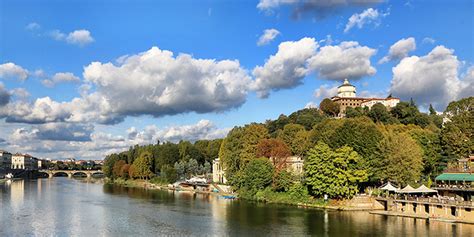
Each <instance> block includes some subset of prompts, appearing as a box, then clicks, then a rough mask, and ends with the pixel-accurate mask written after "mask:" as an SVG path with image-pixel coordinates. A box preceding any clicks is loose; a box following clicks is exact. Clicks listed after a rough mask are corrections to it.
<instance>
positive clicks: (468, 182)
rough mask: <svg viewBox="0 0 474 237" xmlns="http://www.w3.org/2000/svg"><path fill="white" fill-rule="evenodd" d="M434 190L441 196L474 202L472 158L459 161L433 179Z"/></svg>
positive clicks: (473, 163) (473, 166)
mask: <svg viewBox="0 0 474 237" xmlns="http://www.w3.org/2000/svg"><path fill="white" fill-rule="evenodd" d="M434 189H436V190H438V192H439V193H440V194H441V195H443V196H450V197H454V198H462V200H464V201H474V198H473V196H474V156H473V155H471V156H469V157H466V158H463V159H459V160H458V162H457V163H456V164H450V165H448V168H447V169H446V170H445V171H444V172H443V173H442V174H440V175H438V176H437V177H436V178H435V185H434Z"/></svg>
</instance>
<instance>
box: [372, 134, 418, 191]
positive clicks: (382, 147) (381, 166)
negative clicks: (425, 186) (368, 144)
mask: <svg viewBox="0 0 474 237" xmlns="http://www.w3.org/2000/svg"><path fill="white" fill-rule="evenodd" d="M376 154H377V158H378V159H379V161H380V162H379V163H378V167H374V168H375V170H377V171H376V172H375V174H374V177H376V178H379V179H381V180H389V181H394V182H396V183H399V184H403V185H405V184H408V183H414V182H416V181H418V180H420V175H421V171H422V170H423V150H422V149H421V148H420V146H419V145H418V144H417V142H416V141H415V140H413V139H412V138H411V137H410V136H409V135H408V134H407V133H404V132H403V133H397V132H394V131H392V130H387V131H385V132H384V138H383V139H382V140H381V141H380V143H379V144H378V149H377V152H376ZM408 167H409V168H408Z"/></svg>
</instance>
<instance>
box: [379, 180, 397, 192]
mask: <svg viewBox="0 0 474 237" xmlns="http://www.w3.org/2000/svg"><path fill="white" fill-rule="evenodd" d="M380 189H381V190H387V191H392V192H395V191H397V190H398V188H397V187H394V186H393V185H392V184H391V183H390V182H388V183H387V184H385V185H384V186H383V187H381V188H380Z"/></svg>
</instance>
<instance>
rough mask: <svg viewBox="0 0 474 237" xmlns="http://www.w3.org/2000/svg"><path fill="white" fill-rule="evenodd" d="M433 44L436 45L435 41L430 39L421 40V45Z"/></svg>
mask: <svg viewBox="0 0 474 237" xmlns="http://www.w3.org/2000/svg"><path fill="white" fill-rule="evenodd" d="M434 43H436V40H435V39H433V38H431V37H425V38H423V44H434Z"/></svg>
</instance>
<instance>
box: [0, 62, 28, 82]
mask: <svg viewBox="0 0 474 237" xmlns="http://www.w3.org/2000/svg"><path fill="white" fill-rule="evenodd" d="M0 78H1V79H18V80H20V81H24V80H26V78H28V71H27V70H26V69H24V68H22V67H20V66H18V65H16V64H14V63H12V62H8V63H4V64H0Z"/></svg>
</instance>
